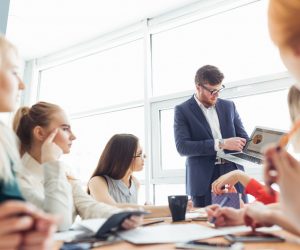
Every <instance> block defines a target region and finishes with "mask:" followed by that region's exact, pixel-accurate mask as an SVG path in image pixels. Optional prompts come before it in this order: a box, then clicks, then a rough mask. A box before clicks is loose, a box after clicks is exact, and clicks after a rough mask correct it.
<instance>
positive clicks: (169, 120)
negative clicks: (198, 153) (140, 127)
mask: <svg viewBox="0 0 300 250" xmlns="http://www.w3.org/2000/svg"><path fill="white" fill-rule="evenodd" d="M173 124H174V109H165V110H161V111H160V128H161V135H163V136H161V160H162V169H163V170H172V169H185V157H180V156H179V155H178V152H177V149H176V146H175V138H174V130H173Z"/></svg>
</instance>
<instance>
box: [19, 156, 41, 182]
mask: <svg viewBox="0 0 300 250" xmlns="http://www.w3.org/2000/svg"><path fill="white" fill-rule="evenodd" d="M22 163H23V169H25V171H26V172H28V173H30V175H34V176H35V177H36V178H38V179H39V180H41V181H43V180H44V171H43V167H42V164H40V163H39V162H38V161H37V160H35V159H34V158H33V157H32V156H31V155H30V154H28V153H25V154H24V155H23V156H22Z"/></svg>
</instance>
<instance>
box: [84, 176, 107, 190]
mask: <svg viewBox="0 0 300 250" xmlns="http://www.w3.org/2000/svg"><path fill="white" fill-rule="evenodd" d="M88 185H89V187H91V186H97V187H107V181H106V179H105V177H104V176H94V177H92V178H91V179H90V180H89V184H88Z"/></svg>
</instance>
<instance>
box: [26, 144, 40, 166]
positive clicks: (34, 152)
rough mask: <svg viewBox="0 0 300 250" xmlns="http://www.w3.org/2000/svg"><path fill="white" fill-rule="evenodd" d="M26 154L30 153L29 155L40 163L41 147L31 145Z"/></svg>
mask: <svg viewBox="0 0 300 250" xmlns="http://www.w3.org/2000/svg"><path fill="white" fill-rule="evenodd" d="M27 153H28V154H30V156H31V157H32V158H33V159H35V160H36V161H37V162H39V163H41V162H42V161H41V156H42V152H41V147H34V146H33V147H31V149H30V150H29V151H28V152H27Z"/></svg>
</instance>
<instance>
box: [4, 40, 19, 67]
mask: <svg viewBox="0 0 300 250" xmlns="http://www.w3.org/2000/svg"><path fill="white" fill-rule="evenodd" d="M9 51H13V52H14V53H16V55H18V50H17V48H16V47H15V46H14V45H13V44H12V43H11V42H9V41H8V40H7V39H6V38H5V37H4V36H2V35H0V68H1V67H2V65H3V62H4V61H5V60H6V58H7V54H8V53H9Z"/></svg>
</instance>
